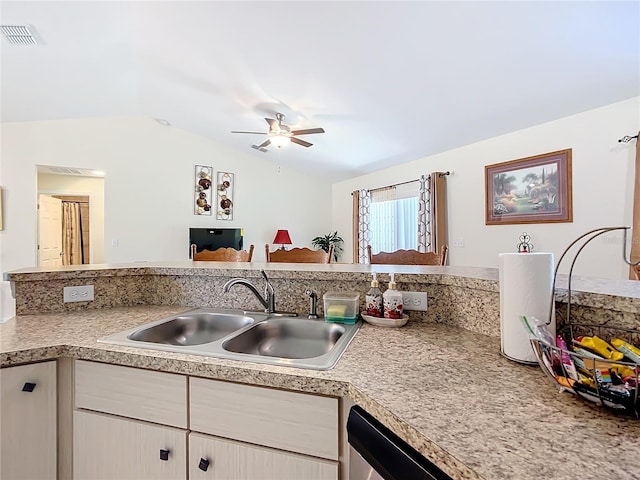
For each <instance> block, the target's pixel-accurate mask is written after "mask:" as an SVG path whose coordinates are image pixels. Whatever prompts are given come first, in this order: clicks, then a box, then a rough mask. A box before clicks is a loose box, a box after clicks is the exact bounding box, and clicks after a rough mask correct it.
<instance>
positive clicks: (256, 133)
mask: <svg viewBox="0 0 640 480" xmlns="http://www.w3.org/2000/svg"><path fill="white" fill-rule="evenodd" d="M231 133H251V134H252V135H266V133H265V132H238V131H235V130H232V131H231Z"/></svg>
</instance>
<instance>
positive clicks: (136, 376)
mask: <svg viewBox="0 0 640 480" xmlns="http://www.w3.org/2000/svg"><path fill="white" fill-rule="evenodd" d="M75 383H76V391H75V400H76V408H86V409H88V410H96V411H99V412H105V413H112V414H114V415H121V416H124V417H130V418H136V419H139V420H147V421H149V422H155V423H162V424H164V425H171V426H174V427H180V428H186V427H187V377H186V376H184V375H176V374H173V373H162V372H152V371H149V370H140V369H137V368H131V367H121V366H117V365H107V364H104V363H94V362H86V361H83V360H78V361H76V368H75Z"/></svg>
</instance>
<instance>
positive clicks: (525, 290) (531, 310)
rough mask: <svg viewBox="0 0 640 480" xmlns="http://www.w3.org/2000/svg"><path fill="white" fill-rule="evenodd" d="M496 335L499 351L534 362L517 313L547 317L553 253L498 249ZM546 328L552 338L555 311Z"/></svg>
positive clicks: (520, 360)
mask: <svg viewBox="0 0 640 480" xmlns="http://www.w3.org/2000/svg"><path fill="white" fill-rule="evenodd" d="M498 257H499V266H500V268H499V280H500V339H501V351H502V354H503V355H505V356H506V357H508V358H510V359H511V360H515V361H517V362H521V363H537V360H536V355H535V353H534V352H533V348H532V347H531V343H530V341H529V334H528V333H527V331H526V329H525V327H524V326H523V324H522V320H521V319H520V316H521V315H526V316H532V317H537V318H539V319H540V320H544V321H547V320H548V318H549V306H550V303H551V289H552V288H553V253H543V252H536V253H501V254H499V255H498ZM551 318H552V321H551V325H549V331H550V332H551V334H552V335H553V336H554V338H555V332H556V324H555V314H554V313H552V315H551Z"/></svg>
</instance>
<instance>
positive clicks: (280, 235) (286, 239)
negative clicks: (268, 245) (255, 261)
mask: <svg viewBox="0 0 640 480" xmlns="http://www.w3.org/2000/svg"><path fill="white" fill-rule="evenodd" d="M273 243H279V244H280V245H282V248H284V246H285V245H291V237H290V236H289V230H278V231H277V232H276V238H274V239H273Z"/></svg>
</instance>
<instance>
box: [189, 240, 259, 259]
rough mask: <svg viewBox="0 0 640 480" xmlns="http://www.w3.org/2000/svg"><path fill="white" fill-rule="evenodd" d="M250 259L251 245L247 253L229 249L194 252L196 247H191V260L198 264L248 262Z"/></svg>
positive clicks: (251, 255)
mask: <svg viewBox="0 0 640 480" xmlns="http://www.w3.org/2000/svg"><path fill="white" fill-rule="evenodd" d="M251 257H253V245H250V246H249V251H248V252H247V251H246V250H236V249H235V248H231V247H228V248H224V247H223V248H218V249H216V250H213V251H211V250H207V249H204V250H202V251H201V252H196V245H195V244H192V245H191V259H192V260H195V261H198V262H201V261H202V262H250V261H251Z"/></svg>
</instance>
